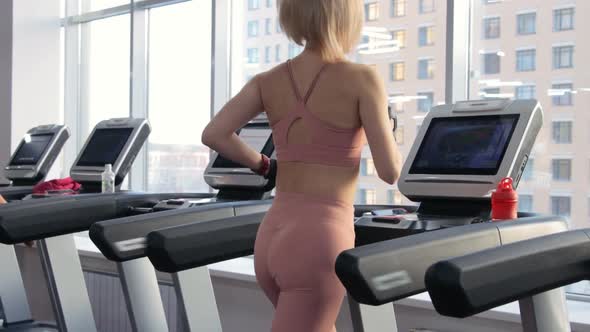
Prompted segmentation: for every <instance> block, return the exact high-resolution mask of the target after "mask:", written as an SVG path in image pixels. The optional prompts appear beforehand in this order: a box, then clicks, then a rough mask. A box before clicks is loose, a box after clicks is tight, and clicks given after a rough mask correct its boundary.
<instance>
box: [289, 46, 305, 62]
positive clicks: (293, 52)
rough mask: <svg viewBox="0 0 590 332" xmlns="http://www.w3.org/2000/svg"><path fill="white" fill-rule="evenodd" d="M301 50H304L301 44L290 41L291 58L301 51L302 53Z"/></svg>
mask: <svg viewBox="0 0 590 332" xmlns="http://www.w3.org/2000/svg"><path fill="white" fill-rule="evenodd" d="M301 51H303V47H302V46H299V45H297V44H294V43H289V59H292V58H294V57H296V56H297V55H299V53H301Z"/></svg>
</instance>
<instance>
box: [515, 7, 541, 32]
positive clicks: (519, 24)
mask: <svg viewBox="0 0 590 332" xmlns="http://www.w3.org/2000/svg"><path fill="white" fill-rule="evenodd" d="M516 28H517V33H518V34H519V35H532V34H535V33H536V32H537V13H536V12H532V13H523V14H519V15H517V16H516Z"/></svg>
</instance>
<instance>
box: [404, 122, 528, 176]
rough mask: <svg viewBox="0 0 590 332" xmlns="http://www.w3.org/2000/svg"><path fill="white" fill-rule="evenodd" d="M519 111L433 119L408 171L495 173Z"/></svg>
mask: <svg viewBox="0 0 590 332" xmlns="http://www.w3.org/2000/svg"><path fill="white" fill-rule="evenodd" d="M518 118H519V115H518V114H509V115H489V116H469V117H448V118H434V119H432V121H431V122H430V126H429V128H428V131H427V132H426V135H425V136H424V139H423V140H422V144H421V145H420V148H419V149H418V153H417V154H416V158H415V159H414V162H413V164H412V167H411V168H410V174H456V175H459V174H467V175H495V174H497V173H498V169H499V168H500V165H501V164H502V159H503V158H504V154H505V153H506V150H507V149H508V145H509V144H510V139H511V138H512V134H513V133H514V129H515V128H516V124H517V123H518Z"/></svg>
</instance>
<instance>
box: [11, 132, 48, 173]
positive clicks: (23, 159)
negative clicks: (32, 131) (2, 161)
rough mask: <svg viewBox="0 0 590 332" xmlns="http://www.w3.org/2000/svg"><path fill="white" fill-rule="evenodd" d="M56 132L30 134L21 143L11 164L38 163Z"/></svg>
mask: <svg viewBox="0 0 590 332" xmlns="http://www.w3.org/2000/svg"><path fill="white" fill-rule="evenodd" d="M53 136H54V134H41V135H30V136H28V137H27V139H25V140H23V141H22V142H21V144H20V145H19V147H18V149H17V150H16V153H15V154H14V158H12V160H11V161H10V166H24V165H37V163H38V162H39V159H41V156H43V153H44V152H45V150H47V147H48V146H49V143H50V142H51V139H52V138H53Z"/></svg>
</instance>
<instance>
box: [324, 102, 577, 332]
mask: <svg viewBox="0 0 590 332" xmlns="http://www.w3.org/2000/svg"><path fill="white" fill-rule="evenodd" d="M542 118H543V115H542V110H541V107H540V105H539V104H538V102H537V101H535V100H519V101H509V100H485V101H469V102H460V103H457V104H454V105H441V106H437V107H434V108H433V109H432V111H431V112H429V114H428V115H427V116H426V118H425V119H424V122H423V125H422V129H421V131H420V132H419V134H418V136H417V138H416V141H415V142H414V145H413V146H412V149H411V150H410V153H409V155H408V158H407V160H406V163H405V164H404V167H403V170H402V175H401V177H400V179H399V188H400V191H402V193H403V194H404V195H405V196H407V197H408V198H410V199H411V200H413V201H415V202H420V206H419V208H418V210H417V211H416V212H415V213H406V214H397V215H389V216H366V217H363V218H360V219H359V220H358V221H357V227H359V226H361V225H362V227H363V228H365V227H366V228H373V229H382V228H386V229H389V230H390V231H391V232H393V230H397V233H398V234H397V236H395V237H394V238H392V239H390V240H386V241H381V242H376V243H370V244H366V245H363V246H359V247H357V248H354V249H350V250H346V251H344V252H342V253H341V254H340V255H339V257H338V258H337V260H336V267H335V268H336V273H337V275H338V277H339V278H340V280H341V281H342V283H343V284H344V286H345V287H346V288H347V290H348V293H349V295H350V296H351V297H352V298H353V299H354V300H355V301H357V302H359V303H361V304H363V305H365V306H359V307H357V308H356V311H357V313H360V315H357V316H356V318H357V320H356V321H354V322H353V323H354V326H355V330H358V331H369V330H370V331H392V330H393V331H395V330H397V327H396V326H395V324H394V325H392V326H383V325H382V324H375V322H376V321H377V319H378V317H377V316H375V315H371V314H369V313H368V312H365V311H364V310H365V309H366V308H367V306H366V305H369V306H384V305H387V306H388V307H389V308H391V310H393V306H392V304H391V302H394V301H396V300H399V299H402V298H405V297H409V296H411V295H415V294H418V293H421V292H424V291H425V290H426V289H425V285H424V275H425V274H426V271H427V269H428V268H429V267H430V265H432V264H433V263H435V262H437V261H439V260H441V259H445V258H449V257H454V256H458V255H464V254H467V253H471V252H476V251H479V250H482V249H487V248H494V247H498V246H501V245H504V244H508V243H512V242H517V241H521V240H525V239H529V238H536V237H539V236H543V235H547V234H552V233H558V232H564V231H566V230H567V221H566V220H565V219H563V218H561V217H555V216H539V215H534V214H524V213H520V214H519V216H518V217H519V218H518V219H516V220H510V221H501V222H490V211H491V202H490V196H491V192H492V191H493V190H494V189H495V188H496V185H497V183H498V182H499V181H500V180H501V179H502V178H504V177H507V176H510V177H512V178H513V179H515V182H514V183H515V186H516V185H518V182H519V180H520V177H521V176H522V173H523V171H524V168H525V166H526V162H527V160H528V156H529V153H530V151H531V148H532V146H533V144H534V141H535V139H536V136H537V134H538V132H539V130H540V128H541V126H542ZM390 235H391V234H390ZM410 235H411V236H410ZM369 240H372V239H369ZM494 277H498V275H493V276H491V275H490V276H489V278H494ZM531 303H532V307H533V310H534V311H543V309H546V308H552V311H543V314H549V313H551V315H547V317H545V319H546V320H560V319H562V318H563V316H562V314H563V313H565V310H566V309H565V301H564V296H563V292H562V291H554V292H550V293H545V294H540V295H537V296H535V297H533V299H532V301H531ZM353 309H354V308H351V312H353V311H354V310H353ZM365 313H366V314H365ZM553 326H555V325H553ZM554 331H558V330H557V329H555V330H554Z"/></svg>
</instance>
